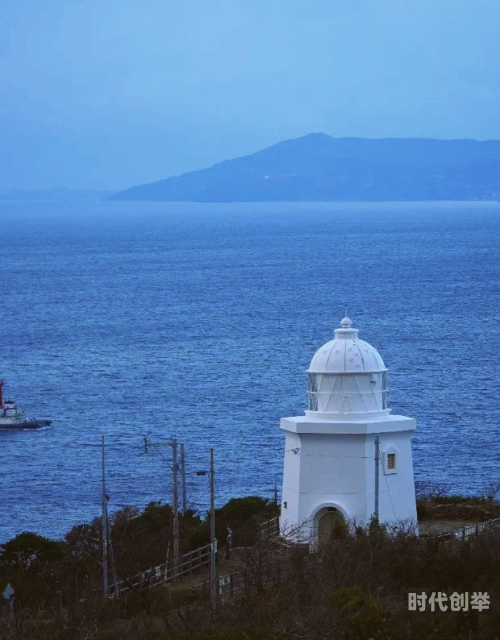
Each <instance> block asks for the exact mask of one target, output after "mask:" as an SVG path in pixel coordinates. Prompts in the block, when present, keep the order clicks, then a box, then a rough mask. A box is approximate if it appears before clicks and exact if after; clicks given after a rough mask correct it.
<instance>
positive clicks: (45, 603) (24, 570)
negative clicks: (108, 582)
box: [0, 493, 500, 640]
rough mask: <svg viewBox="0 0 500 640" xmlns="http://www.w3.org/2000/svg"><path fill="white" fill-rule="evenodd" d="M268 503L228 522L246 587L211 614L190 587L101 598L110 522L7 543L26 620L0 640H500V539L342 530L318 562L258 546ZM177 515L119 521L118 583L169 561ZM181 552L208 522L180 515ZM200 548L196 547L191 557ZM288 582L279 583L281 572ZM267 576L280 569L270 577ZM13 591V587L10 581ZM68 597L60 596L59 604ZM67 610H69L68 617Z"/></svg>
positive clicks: (438, 499)
mask: <svg viewBox="0 0 500 640" xmlns="http://www.w3.org/2000/svg"><path fill="white" fill-rule="evenodd" d="M419 501H420V503H421V504H422V503H424V502H427V503H431V502H432V503H433V504H435V505H438V506H439V505H446V506H451V507H460V506H464V505H469V506H473V507H476V506H478V507H483V506H484V507H485V508H486V507H487V508H493V509H496V508H497V506H498V505H497V503H496V502H495V498H494V497H493V498H492V499H489V497H488V496H479V497H478V498H460V499H459V498H457V497H456V496H448V497H446V496H445V495H441V496H440V495H436V494H435V493H434V495H433V496H431V495H427V496H426V497H425V498H422V497H420V498H419ZM276 509H277V507H276V505H274V504H273V503H271V502H270V501H268V500H263V499H261V498H258V497H253V496H251V497H248V498H240V499H233V500H231V501H229V502H228V503H227V504H226V505H224V506H223V507H222V508H220V509H218V510H217V517H218V532H219V533H218V535H219V537H220V540H221V542H223V540H224V538H223V534H224V533H225V532H226V530H227V527H228V526H230V527H231V528H232V529H233V534H234V536H235V537H237V536H239V538H240V542H239V543H238V545H239V546H241V547H243V546H244V545H243V542H245V541H246V542H245V544H246V546H245V548H242V549H241V550H240V551H238V552H237V553H235V554H234V555H235V557H236V556H237V557H238V562H239V563H240V564H239V566H238V567H237V568H234V569H230V570H231V571H233V570H236V571H242V570H245V581H244V586H242V587H241V589H240V590H238V591H235V593H234V595H233V596H231V595H225V596H222V597H220V598H219V603H218V608H217V612H216V613H213V612H212V611H211V608H210V597H209V590H208V588H206V587H203V588H194V587H193V584H194V583H193V582H192V581H191V582H188V583H184V582H183V581H179V582H176V583H173V584H171V585H170V586H167V587H154V588H150V589H147V588H136V589H132V590H131V591H128V592H126V594H124V595H123V597H121V598H120V599H109V600H104V599H103V598H102V597H101V595H100V594H101V584H100V583H101V564H100V561H101V550H100V529H99V527H100V522H99V520H97V519H96V520H95V521H94V522H92V523H90V524H87V525H79V526H77V527H74V528H73V529H72V530H71V531H70V532H69V533H68V534H67V535H66V537H65V539H64V541H61V542H57V541H53V540H48V539H47V538H44V537H42V536H38V535H36V534H34V533H23V534H21V535H19V536H16V538H14V539H13V540H10V541H9V542H7V543H5V544H3V545H0V549H1V551H0V585H2V584H3V585H4V586H5V585H6V584H7V583H8V582H9V583H11V584H12V585H13V586H14V587H15V589H16V602H15V615H14V616H10V615H9V613H8V610H7V608H6V607H5V610H4V612H3V613H2V611H1V610H0V638H1V639H2V640H4V639H5V640H35V638H36V639H38V638H44V639H45V638H47V640H167V639H168V638H176V639H177V640H273V639H274V640H284V639H285V638H287V639H288V640H289V639H290V638H307V639H310V640H316V639H318V640H319V639H324V640H368V639H369V638H373V639H377V640H434V639H435V640H493V639H494V638H499V637H500V632H499V630H500V528H491V529H485V530H484V531H482V532H480V533H479V534H478V535H476V536H471V537H470V538H467V539H465V540H456V539H453V540H451V541H447V540H443V539H437V538H433V537H427V538H423V537H421V538H419V537H417V536H416V535H414V533H412V532H411V531H408V530H407V529H406V530H405V528H404V527H400V528H399V529H398V528H395V529H393V530H391V531H389V530H388V529H387V528H386V527H384V526H381V525H379V524H377V523H376V522H372V523H371V524H370V525H369V526H368V527H366V528H362V527H356V528H355V530H354V531H353V532H351V533H349V532H347V531H346V530H345V529H341V528H339V529H338V530H336V531H334V532H333V534H332V536H331V539H330V540H328V541H327V542H325V543H324V544H323V545H322V546H320V547H319V548H318V549H317V551H316V552H315V553H311V554H310V553H307V552H306V551H305V550H304V549H303V548H301V547H299V546H295V545H293V544H290V543H288V544H283V542H286V541H280V540H278V539H276V538H271V539H267V538H262V537H259V536H258V535H257V531H258V524H259V523H260V522H261V521H263V520H267V519H269V518H270V517H272V516H273V515H275V514H276ZM171 520H172V512H171V508H170V506H169V505H165V504H162V503H151V504H150V505H148V506H147V508H146V509H144V511H142V512H139V511H138V510H137V509H134V508H131V507H129V508H126V509H122V510H121V511H119V512H117V513H116V514H114V515H113V518H112V522H113V526H112V536H113V543H114V547H115V556H116V563H117V567H118V573H119V576H120V577H123V576H125V575H127V573H126V572H127V571H130V572H135V571H136V570H137V569H138V568H139V570H144V569H146V568H149V567H150V566H152V565H154V564H158V563H160V562H163V561H164V560H165V557H166V554H167V553H168V549H169V541H170V536H171V525H172V522H171ZM181 532H182V540H183V542H182V545H183V547H182V550H183V551H185V550H187V549H189V548H190V546H191V545H194V546H197V545H199V544H205V542H206V541H207V540H208V523H207V522H206V521H204V520H201V518H199V516H198V515H197V514H196V513H194V512H189V513H187V514H186V515H185V516H182V517H181ZM193 548H194V547H193ZM232 562H233V561H232ZM277 565H278V566H279V570H278V571H276V570H275V569H276V566H277ZM270 567H274V569H273V570H270ZM2 581H3V582H2ZM58 592H61V596H60V597H59V595H58ZM423 592H424V593H426V594H427V595H428V596H430V595H431V594H432V593H438V592H444V593H446V594H447V595H448V596H449V595H451V594H452V593H455V592H456V593H469V594H472V593H474V592H482V593H483V592H486V593H488V594H489V597H490V608H489V610H486V611H481V612H480V611H477V610H472V609H471V607H470V603H469V610H468V611H465V612H464V611H457V612H453V611H450V610H448V611H440V610H439V607H436V609H437V610H436V611H430V610H429V606H427V608H426V610H425V611H408V593H419V594H420V593H423ZM61 605H62V606H61Z"/></svg>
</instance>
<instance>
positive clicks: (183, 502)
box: [181, 442, 187, 515]
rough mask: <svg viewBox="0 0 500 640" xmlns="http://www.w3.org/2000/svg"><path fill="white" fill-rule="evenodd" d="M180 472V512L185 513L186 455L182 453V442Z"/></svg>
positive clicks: (182, 444) (182, 445)
mask: <svg viewBox="0 0 500 640" xmlns="http://www.w3.org/2000/svg"><path fill="white" fill-rule="evenodd" d="M181 473H182V513H183V514H184V515H186V511H187V500H186V457H185V455H184V443H183V442H181Z"/></svg>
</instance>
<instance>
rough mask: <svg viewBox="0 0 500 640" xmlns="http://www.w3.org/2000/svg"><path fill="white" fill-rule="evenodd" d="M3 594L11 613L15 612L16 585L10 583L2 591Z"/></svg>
mask: <svg viewBox="0 0 500 640" xmlns="http://www.w3.org/2000/svg"><path fill="white" fill-rule="evenodd" d="M2 596H3V597H4V599H5V600H7V606H8V607H9V611H10V613H11V615H12V614H13V613H14V600H15V599H16V596H15V591H14V587H12V586H11V585H10V582H9V584H8V585H7V586H6V587H5V589H4V590H3V591H2Z"/></svg>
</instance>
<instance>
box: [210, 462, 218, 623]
mask: <svg viewBox="0 0 500 640" xmlns="http://www.w3.org/2000/svg"><path fill="white" fill-rule="evenodd" d="M210 544H211V549H210V602H211V604H212V612H213V613H215V612H216V610H217V568H216V566H215V560H216V556H215V551H216V545H217V540H216V539H215V476H214V450H213V449H210Z"/></svg>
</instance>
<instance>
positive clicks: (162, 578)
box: [111, 541, 217, 596]
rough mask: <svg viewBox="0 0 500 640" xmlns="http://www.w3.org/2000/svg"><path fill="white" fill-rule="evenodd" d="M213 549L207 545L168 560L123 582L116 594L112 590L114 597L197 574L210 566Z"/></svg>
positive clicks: (119, 584) (118, 586)
mask: <svg viewBox="0 0 500 640" xmlns="http://www.w3.org/2000/svg"><path fill="white" fill-rule="evenodd" d="M211 549H212V545H211V544H207V545H205V546H204V547H200V548H199V549H195V550H194V551H188V553H185V554H184V555H183V556H180V557H179V558H177V560H175V559H171V560H168V561H167V562H165V563H164V564H160V565H158V566H156V567H152V568H151V569H148V570H146V571H142V572H141V573H137V574H136V575H134V576H132V577H130V578H126V579H125V580H121V581H120V582H119V583H118V584H117V589H116V593H115V592H114V589H112V590H111V591H112V595H114V596H119V595H120V594H121V593H123V592H124V591H127V590H129V589H134V588H138V587H139V588H140V587H154V586H158V585H165V584H168V583H169V582H173V581H174V580H179V579H180V578H185V577H186V576H189V575H192V574H194V573H197V572H199V571H201V570H202V569H203V568H204V567H206V566H207V565H209V564H210V555H211ZM215 551H216V552H217V541H216V542H215Z"/></svg>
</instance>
